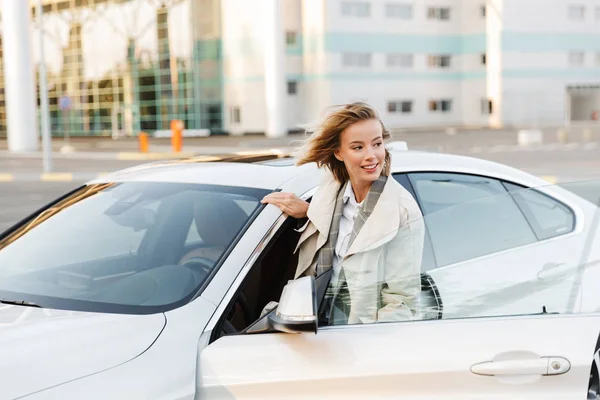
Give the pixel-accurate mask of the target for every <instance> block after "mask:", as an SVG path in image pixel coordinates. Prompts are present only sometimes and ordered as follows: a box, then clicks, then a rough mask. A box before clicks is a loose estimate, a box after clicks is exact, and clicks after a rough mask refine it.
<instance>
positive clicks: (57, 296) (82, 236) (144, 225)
mask: <svg viewBox="0 0 600 400" xmlns="http://www.w3.org/2000/svg"><path fill="white" fill-rule="evenodd" d="M265 194H266V192H265V191H262V190H254V189H248V188H235V187H225V186H206V185H192V184H172V183H118V184H102V185H92V186H86V187H84V188H82V189H81V190H79V191H77V192H75V193H74V194H72V195H71V196H69V197H68V198H66V199H65V200H63V201H61V202H59V203H58V204H56V205H55V206H53V207H51V208H49V209H47V210H45V211H43V212H42V213H40V214H39V215H37V216H36V217H34V218H33V219H32V220H30V221H27V222H26V223H24V224H23V225H22V226H21V227H19V228H18V229H16V230H15V231H13V232H12V233H10V234H8V235H7V236H5V237H4V238H1V239H0V297H5V298H10V299H15V298H16V299H18V300H27V301H33V302H35V303H38V304H40V305H42V306H46V307H50V308H63V309H77V310H90V311H103V312H111V311H114V312H121V311H123V312H156V311H157V310H156V307H168V306H170V305H173V304H177V303H178V302H184V301H186V298H187V297H188V296H191V295H193V294H194V292H195V291H196V290H197V288H199V286H200V285H201V284H202V283H203V282H204V280H205V279H206V278H207V276H208V275H209V274H210V272H211V269H212V268H213V267H214V266H215V265H216V264H217V263H218V261H220V259H221V258H222V257H223V256H224V254H225V253H226V251H227V249H228V248H229V246H230V245H231V244H232V243H233V241H234V240H235V238H236V237H237V235H238V233H239V232H240V231H241V230H242V229H243V227H244V226H245V225H246V223H247V222H248V221H249V220H250V219H251V218H252V216H253V215H255V212H256V210H258V208H259V206H260V199H261V198H262V197H263V196H264V195H265ZM186 242H187V243H186ZM186 244H188V245H191V246H187V247H186V246H185V245H186ZM124 307H125V308H124Z"/></svg>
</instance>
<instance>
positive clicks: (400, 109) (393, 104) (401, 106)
mask: <svg viewBox="0 0 600 400" xmlns="http://www.w3.org/2000/svg"><path fill="white" fill-rule="evenodd" d="M412 106H413V102H412V100H401V101H389V102H388V112H389V113H390V114H410V113H412Z"/></svg>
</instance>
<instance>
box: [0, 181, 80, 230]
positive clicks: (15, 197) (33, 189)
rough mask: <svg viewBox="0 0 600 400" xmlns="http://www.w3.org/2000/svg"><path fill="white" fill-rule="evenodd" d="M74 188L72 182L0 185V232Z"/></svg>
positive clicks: (74, 184) (75, 184) (75, 185)
mask: <svg viewBox="0 0 600 400" xmlns="http://www.w3.org/2000/svg"><path fill="white" fill-rule="evenodd" d="M76 187H77V183H73V182H71V183H54V182H52V183H51V182H43V183H37V182H35V183H34V182H26V183H18V182H12V183H0V232H2V231H4V230H5V229H7V228H9V227H10V226H11V225H12V224H14V223H16V222H18V221H19V220H21V219H22V218H25V217H26V216H28V215H29V214H31V213H32V212H34V211H36V210H37V209H38V208H39V207H41V206H42V205H44V204H46V203H48V202H50V201H51V200H53V199H55V198H57V197H59V196H61V195H62V194H64V193H66V192H68V191H70V190H72V189H75V188H76Z"/></svg>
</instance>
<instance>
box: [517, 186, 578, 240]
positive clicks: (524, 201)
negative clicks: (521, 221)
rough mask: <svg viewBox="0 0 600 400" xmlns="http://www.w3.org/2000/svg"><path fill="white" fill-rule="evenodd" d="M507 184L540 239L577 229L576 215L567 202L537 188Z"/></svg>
mask: <svg viewBox="0 0 600 400" xmlns="http://www.w3.org/2000/svg"><path fill="white" fill-rule="evenodd" d="M505 186H506V188H507V189H508V190H510V191H511V193H512V195H513V198H514V199H515V201H516V202H517V205H518V206H519V208H521V210H522V211H523V214H525V217H526V218H527V220H528V221H529V223H530V224H531V226H532V228H533V229H534V231H535V234H536V236H537V238H538V239H539V240H544V239H550V238H553V237H556V236H560V235H564V234H566V233H569V232H572V231H573V229H575V215H574V213H573V210H571V209H570V208H569V207H567V206H566V205H565V204H563V203H561V202H559V201H558V200H556V199H553V198H552V197H550V196H548V195H546V194H544V193H541V192H539V191H537V190H524V189H523V187H522V186H518V185H515V184H512V183H508V182H505Z"/></svg>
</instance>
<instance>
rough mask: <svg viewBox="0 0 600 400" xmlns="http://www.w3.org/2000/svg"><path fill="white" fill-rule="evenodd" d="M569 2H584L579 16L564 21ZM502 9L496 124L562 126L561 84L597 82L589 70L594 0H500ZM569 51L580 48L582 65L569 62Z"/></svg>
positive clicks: (596, 30)
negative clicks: (499, 109)
mask: <svg viewBox="0 0 600 400" xmlns="http://www.w3.org/2000/svg"><path fill="white" fill-rule="evenodd" d="M495 1H499V0H495ZM571 5H583V6H585V15H584V19H583V20H572V19H570V17H569V6H571ZM502 7H503V13H502V29H503V32H504V33H503V34H504V45H505V49H504V51H503V53H502V55H501V57H502V75H503V77H502V97H503V100H502V103H503V111H502V119H503V121H502V122H503V123H504V124H505V125H523V124H525V125H538V126H544V125H558V124H562V123H563V122H564V121H565V120H566V119H567V117H568V113H569V110H568V106H567V105H568V98H567V94H566V88H567V86H568V85H573V84H577V85H586V84H600V74H597V73H595V72H594V69H597V68H598V67H599V65H598V64H597V60H596V57H597V56H596V53H597V52H598V51H599V50H600V47H596V48H594V43H597V39H595V38H597V36H598V35H600V20H599V19H597V18H596V8H597V7H600V1H598V0H585V1H582V0H580V1H575V0H553V1H544V0H504V1H503V4H502ZM572 51H584V54H585V59H584V64H583V65H581V66H575V65H571V64H570V62H569V53H570V52H572Z"/></svg>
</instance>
